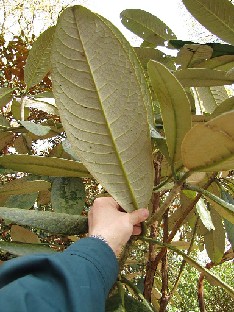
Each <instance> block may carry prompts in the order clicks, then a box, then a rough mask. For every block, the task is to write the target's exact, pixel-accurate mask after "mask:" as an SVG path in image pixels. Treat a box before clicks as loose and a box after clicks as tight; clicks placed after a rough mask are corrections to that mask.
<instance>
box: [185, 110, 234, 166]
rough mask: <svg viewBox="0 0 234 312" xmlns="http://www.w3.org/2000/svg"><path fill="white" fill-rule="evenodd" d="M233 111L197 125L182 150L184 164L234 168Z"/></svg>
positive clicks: (188, 134)
mask: <svg viewBox="0 0 234 312" xmlns="http://www.w3.org/2000/svg"><path fill="white" fill-rule="evenodd" d="M233 120H234V111H231V112H227V113H224V114H222V115H220V116H218V117H216V118H214V119H211V120H210V121H208V122H206V123H204V124H198V125H195V126H194V127H193V128H192V129H191V130H190V131H189V132H188V133H187V135H186V136H185V138H184V140H183V142H182V146H181V153H182V159H183V163H184V165H185V167H187V168H188V169H190V170H194V171H208V172H209V171H216V170H217V171H225V170H231V169H233V168H234V122H233Z"/></svg>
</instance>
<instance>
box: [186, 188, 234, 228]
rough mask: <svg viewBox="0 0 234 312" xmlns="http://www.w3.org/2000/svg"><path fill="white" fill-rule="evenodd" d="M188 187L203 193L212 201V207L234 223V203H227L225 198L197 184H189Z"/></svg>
mask: <svg viewBox="0 0 234 312" xmlns="http://www.w3.org/2000/svg"><path fill="white" fill-rule="evenodd" d="M187 188H189V189H191V190H194V191H196V192H200V193H202V194H203V195H204V196H205V197H206V199H207V200H208V201H209V202H210V203H211V205H212V208H214V209H215V210H216V211H217V212H218V213H219V214H220V216H221V217H222V218H225V219H227V220H228V221H230V222H231V223H232V224H234V205H233V204H230V203H227V202H226V201H224V200H223V199H221V198H219V197H218V196H215V195H214V194H212V193H210V192H208V191H206V190H203V189H201V188H199V187H197V186H195V185H194V186H191V185H189V187H188V186H187Z"/></svg>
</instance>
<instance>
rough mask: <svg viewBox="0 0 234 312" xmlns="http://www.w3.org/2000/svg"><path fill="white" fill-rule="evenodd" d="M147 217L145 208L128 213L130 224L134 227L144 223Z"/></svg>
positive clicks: (147, 212) (147, 213)
mask: <svg viewBox="0 0 234 312" xmlns="http://www.w3.org/2000/svg"><path fill="white" fill-rule="evenodd" d="M148 216H149V211H148V210H147V209H145V208H141V209H138V210H135V211H133V212H131V213H129V219H130V223H131V224H132V225H135V224H137V223H141V222H143V221H145V220H146V219H147V218H148Z"/></svg>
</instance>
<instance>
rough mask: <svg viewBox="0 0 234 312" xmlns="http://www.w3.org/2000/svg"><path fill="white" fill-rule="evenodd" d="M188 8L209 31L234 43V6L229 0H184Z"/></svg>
mask: <svg viewBox="0 0 234 312" xmlns="http://www.w3.org/2000/svg"><path fill="white" fill-rule="evenodd" d="M183 3H184V5H185V6H186V8H187V10H188V11H189V12H190V13H191V14H192V15H193V16H194V17H195V18H196V19H197V20H198V21H199V22H200V23H201V24H202V25H203V26H205V27H206V28H207V29H208V30H209V31H211V32H212V33H213V34H215V35H217V36H218V37H219V38H221V39H222V40H224V41H226V42H228V43H230V44H234V19H233V16H234V6H233V4H232V3H231V2H230V1H227V0H183Z"/></svg>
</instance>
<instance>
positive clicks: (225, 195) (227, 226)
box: [221, 190, 234, 250]
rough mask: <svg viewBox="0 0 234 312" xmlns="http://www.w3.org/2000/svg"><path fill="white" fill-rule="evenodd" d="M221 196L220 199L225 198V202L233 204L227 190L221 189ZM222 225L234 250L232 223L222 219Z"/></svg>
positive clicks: (233, 228) (233, 226) (233, 201)
mask: <svg viewBox="0 0 234 312" xmlns="http://www.w3.org/2000/svg"><path fill="white" fill-rule="evenodd" d="M221 196H222V199H223V200H225V201H226V202H227V203H229V204H232V205H234V199H233V197H232V196H231V195H230V194H229V193H228V192H227V191H225V190H222V192H221ZM224 225H225V229H226V232H227V237H228V240H229V241H230V243H231V245H232V249H233V250H234V224H233V223H231V222H230V221H228V220H226V219H224Z"/></svg>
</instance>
